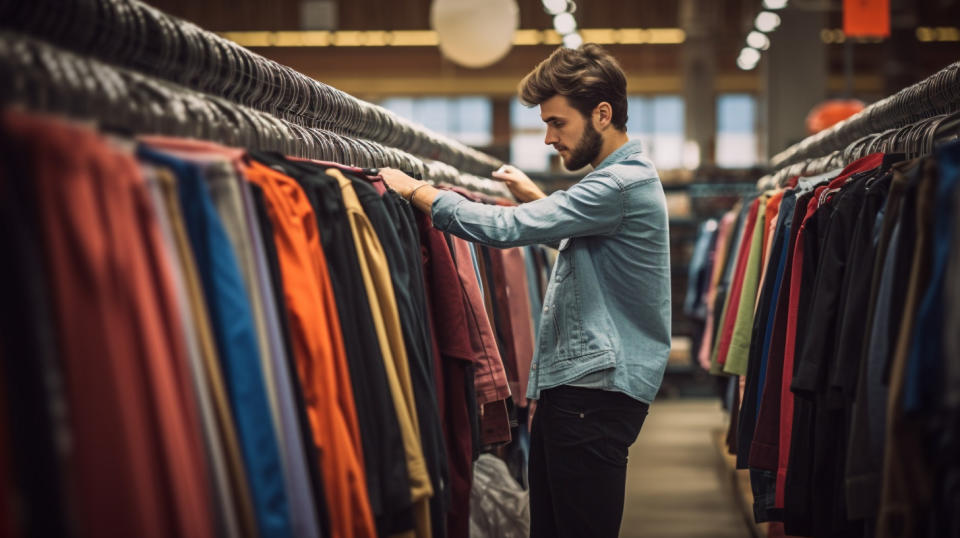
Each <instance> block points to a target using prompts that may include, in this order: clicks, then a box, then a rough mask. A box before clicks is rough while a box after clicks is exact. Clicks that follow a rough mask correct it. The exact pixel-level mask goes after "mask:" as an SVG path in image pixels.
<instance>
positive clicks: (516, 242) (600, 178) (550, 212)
mask: <svg viewBox="0 0 960 538" xmlns="http://www.w3.org/2000/svg"><path fill="white" fill-rule="evenodd" d="M623 198H624V193H623V185H622V183H621V182H620V181H619V180H618V179H617V178H616V177H613V176H610V175H602V174H596V175H588V176H587V177H585V178H583V179H582V180H581V181H579V182H578V183H577V184H576V185H574V186H572V187H570V188H569V189H567V190H565V191H557V192H554V193H553V194H551V195H550V196H547V197H546V198H542V199H540V200H536V201H534V202H528V203H525V204H521V205H518V206H514V207H503V206H495V205H487V204H482V203H478V202H472V201H470V200H467V199H466V198H464V197H462V196H460V195H459V194H456V193H453V192H442V193H440V194H439V195H438V196H437V197H436V199H434V201H433V206H432V207H431V214H432V217H433V225H434V226H435V227H436V228H438V229H440V230H443V231H447V232H450V233H452V234H453V235H456V236H458V237H461V238H463V239H466V240H468V241H473V242H475V243H482V244H485V245H490V246H494V247H501V248H506V247H512V246H522V245H530V244H535V243H551V242H555V241H559V240H561V239H566V238H570V237H578V236H584V235H604V234H609V233H613V232H615V231H616V230H617V228H618V227H619V225H620V222H621V221H622V219H623Z"/></svg>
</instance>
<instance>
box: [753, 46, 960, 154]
mask: <svg viewBox="0 0 960 538" xmlns="http://www.w3.org/2000/svg"><path fill="white" fill-rule="evenodd" d="M958 111H960V62H955V63H953V64H950V65H949V66H947V67H945V68H944V69H941V70H940V71H938V72H937V73H935V74H934V75H932V76H930V77H928V78H926V79H924V80H922V81H920V82H918V83H916V84H914V85H912V86H908V87H907V88H904V89H902V90H900V91H899V92H897V93H895V94H893V95H891V96H889V97H887V98H885V99H882V100H880V101H877V102H876V103H874V104H872V105H870V106H868V107H867V108H865V109H863V110H862V111H860V112H859V113H857V114H856V115H854V116H851V117H849V118H847V119H846V120H844V121H841V122H840V123H837V124H836V125H834V126H832V127H830V128H829V129H825V130H823V131H821V132H819V133H817V134H815V135H812V136H808V137H807V138H805V139H803V140H802V141H800V142H798V143H796V144H794V145H792V146H790V147H789V148H787V149H785V150H783V151H781V152H780V153H778V154H776V155H774V156H773V158H771V159H770V164H771V165H772V167H773V169H774V170H780V169H782V168H784V167H785V166H787V165H790V164H794V163H798V162H800V161H804V160H809V159H813V158H818V157H823V156H825V155H828V154H831V153H833V152H836V151H840V150H843V149H844V148H846V147H848V146H849V145H851V144H852V143H854V142H856V141H858V140H861V139H863V138H864V137H868V136H870V135H873V134H875V133H883V132H885V131H889V130H891V129H899V128H901V127H904V126H906V125H909V124H911V123H915V122H919V121H922V120H925V119H927V118H931V117H933V116H939V115H942V114H951V113H954V112H958Z"/></svg>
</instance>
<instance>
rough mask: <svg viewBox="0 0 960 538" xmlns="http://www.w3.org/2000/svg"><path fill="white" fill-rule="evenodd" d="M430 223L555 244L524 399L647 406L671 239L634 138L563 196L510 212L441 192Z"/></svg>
mask: <svg viewBox="0 0 960 538" xmlns="http://www.w3.org/2000/svg"><path fill="white" fill-rule="evenodd" d="M432 214H433V224H434V226H436V227H437V228H439V229H441V230H444V231H447V232H450V233H452V234H454V235H456V236H458V237H462V238H464V239H466V240H468V241H474V242H477V243H483V244H486V245H491V246H494V247H501V248H505V247H511V246H519V245H528V244H532V243H555V242H557V241H559V242H560V247H559V251H560V253H559V256H558V257H557V262H556V264H555V265H554V267H553V273H552V274H551V276H550V283H549V285H548V286H547V292H546V296H545V297H544V301H543V303H544V304H543V314H542V319H541V325H540V331H539V334H538V335H537V346H536V350H535V352H534V358H533V363H532V365H531V367H530V383H529V385H528V387H527V397H528V398H534V399H536V398H538V397H539V395H540V391H541V390H544V389H548V388H551V387H556V386H559V385H579V386H589V387H594V388H602V389H605V390H613V391H619V392H623V393H625V394H627V395H629V396H632V397H633V398H636V399H637V400H640V401H642V402H645V403H651V402H652V401H653V398H654V396H656V394H657V391H658V390H659V388H660V382H661V381H662V380H663V372H664V369H665V368H666V364H667V356H668V355H669V354H670V315H671V310H670V241H669V229H668V219H667V206H666V198H665V197H664V194H663V186H662V185H661V184H660V178H659V176H658V175H657V171H656V169H655V168H654V167H653V164H652V163H651V162H650V160H649V159H647V158H646V157H645V156H644V155H643V152H642V151H641V148H640V142H636V141H630V142H627V143H626V144H624V145H623V146H621V147H620V148H619V149H617V150H616V151H614V152H613V153H611V154H610V155H609V156H608V157H607V158H606V159H604V161H603V162H602V163H600V165H599V166H598V167H597V168H596V169H595V170H594V171H593V172H591V173H589V174H587V176H586V177H584V178H583V179H582V180H581V181H579V182H578V183H577V184H576V185H574V186H572V187H570V188H569V189H567V190H565V191H557V192H554V193H553V194H551V195H550V196H547V197H546V198H543V199H540V200H537V201H535V202H529V203H525V204H521V205H519V206H516V207H501V206H494V205H487V204H480V203H475V202H471V201H469V200H467V199H465V198H463V197H462V196H460V195H459V194H456V193H453V192H443V193H441V194H440V195H439V196H437V198H436V200H434V202H433V207H432Z"/></svg>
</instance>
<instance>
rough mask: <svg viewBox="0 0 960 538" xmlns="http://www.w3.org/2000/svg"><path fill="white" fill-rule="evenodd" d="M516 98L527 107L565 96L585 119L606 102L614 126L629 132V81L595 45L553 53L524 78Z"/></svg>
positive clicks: (608, 54) (607, 55)
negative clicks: (611, 114)
mask: <svg viewBox="0 0 960 538" xmlns="http://www.w3.org/2000/svg"><path fill="white" fill-rule="evenodd" d="M517 94H518V95H519V97H520V102H521V103H523V104H524V105H525V106H528V107H533V106H536V105H539V104H541V103H543V102H544V101H546V100H547V99H550V98H551V97H553V96H555V95H562V96H564V97H566V98H567V100H569V101H570V104H571V105H572V106H573V107H574V108H576V109H577V110H578V111H579V112H580V113H581V114H583V116H584V117H585V118H589V117H590V113H591V112H593V109H594V108H596V106H597V105H599V104H600V103H602V102H604V101H606V102H608V103H610V107H611V108H612V109H613V117H612V118H611V123H613V126H614V127H616V128H617V129H619V130H621V131H626V130H627V77H626V75H624V73H623V69H621V68H620V64H619V63H617V60H616V59H615V58H614V57H613V56H611V55H610V53H608V52H607V51H606V50H604V49H603V47H601V46H600V45H597V44H595V43H584V44H583V45H581V46H580V47H579V48H576V49H568V48H565V47H560V48H558V49H557V50H555V51H553V54H551V55H550V56H549V57H548V58H547V59H546V60H544V61H542V62H540V64H539V65H537V67H535V68H534V69H533V71H530V72H529V73H527V76H525V77H523V80H521V81H520V84H519V86H518V87H517Z"/></svg>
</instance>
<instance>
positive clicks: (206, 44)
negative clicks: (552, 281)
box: [0, 0, 503, 176]
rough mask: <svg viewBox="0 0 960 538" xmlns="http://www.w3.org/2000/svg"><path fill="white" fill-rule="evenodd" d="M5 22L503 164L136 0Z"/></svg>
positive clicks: (186, 82) (273, 102) (45, 7)
mask: <svg viewBox="0 0 960 538" xmlns="http://www.w3.org/2000/svg"><path fill="white" fill-rule="evenodd" d="M0 28H2V29H7V30H13V31H16V32H18V33H26V34H29V35H32V36H35V37H38V38H41V39H43V40H45V41H49V42H51V43H54V44H57V45H59V46H61V47H63V48H65V49H67V50H71V51H74V52H77V53H80V54H83V55H88V56H93V57H95V58H97V59H100V60H103V61H105V62H107V63H110V64H114V65H119V66H123V67H127V68H130V69H133V70H136V71H140V72H142V73H146V74H149V75H152V76H155V77H158V78H161V79H164V80H169V81H173V82H176V83H178V84H180V85H182V86H186V87H188V88H191V89H194V90H196V91H199V92H202V93H206V94H210V95H215V96H218V97H221V98H223V99H226V100H227V101H230V102H234V103H238V104H242V105H246V106H248V107H250V108H253V109H256V110H259V111H263V112H267V113H268V114H271V115H274V116H276V117H278V118H281V119H284V120H287V121H288V122H290V123H293V124H296V125H300V126H303V127H309V128H318V129H322V130H325V131H330V132H334V133H337V134H343V135H347V136H350V137H354V138H362V139H367V140H372V141H375V142H379V143H380V144H383V145H385V146H388V147H394V148H398V149H402V150H404V151H406V152H409V153H413V154H415V155H422V156H425V157H428V158H430V159H434V160H440V161H443V162H445V163H448V164H450V165H452V166H454V167H455V168H458V169H460V170H462V171H464V172H469V173H471V174H478V175H483V176H486V175H489V173H490V172H491V171H493V170H495V169H496V168H498V167H499V166H501V165H502V164H503V163H502V162H500V161H499V160H498V159H495V158H494V157H492V156H490V155H487V154H485V153H482V152H480V151H477V150H475V149H473V148H470V147H468V146H466V145H465V144H462V143H460V142H457V141H455V140H452V139H449V138H447V137H443V136H440V135H438V134H436V133H433V132H431V131H429V130H428V129H426V128H424V127H422V126H419V125H417V124H414V123H413V122H411V121H408V120H405V119H403V118H400V117H399V116H397V115H396V114H393V113H392V112H390V111H388V110H386V109H384V108H382V107H379V106H377V105H373V104H371V103H367V102H365V101H361V100H359V99H357V98H355V97H353V96H351V95H349V94H346V93H344V92H342V91H340V90H337V89H336V88H333V87H330V86H328V85H326V84H323V83H321V82H318V81H316V80H313V79H312V78H310V77H307V76H306V75H303V74H301V73H299V72H297V71H295V70H293V69H291V68H289V67H287V66H284V65H281V64H278V63H277V62H274V61H272V60H268V59H266V58H264V57H262V56H260V55H258V54H254V53H253V52H251V51H249V50H247V49H245V48H243V47H240V46H239V45H237V44H236V43H233V42H232V41H229V40H226V39H224V38H222V37H220V36H218V35H216V34H214V33H213V32H209V31H206V30H204V29H202V28H200V27H198V26H196V25H194V24H191V23H189V22H186V21H183V20H180V19H177V18H175V17H172V16H170V15H168V14H166V13H163V12H161V11H159V10H157V9H156V8H153V7H151V6H149V5H147V4H144V3H143V2H140V1H139V0H30V1H29V2H23V1H21V0H0Z"/></svg>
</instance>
